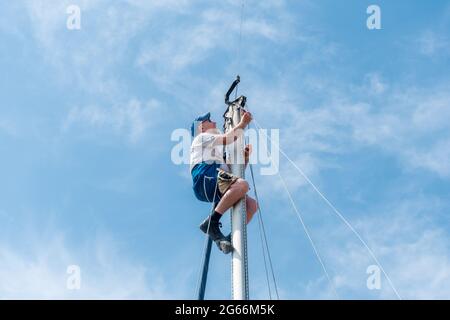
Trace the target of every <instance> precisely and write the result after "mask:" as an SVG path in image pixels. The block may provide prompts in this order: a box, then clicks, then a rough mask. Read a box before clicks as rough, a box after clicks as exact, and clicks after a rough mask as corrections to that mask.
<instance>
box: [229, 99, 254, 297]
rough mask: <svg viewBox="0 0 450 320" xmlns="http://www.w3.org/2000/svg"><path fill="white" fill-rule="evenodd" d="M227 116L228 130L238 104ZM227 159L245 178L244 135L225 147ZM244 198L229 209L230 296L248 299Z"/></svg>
mask: <svg viewBox="0 0 450 320" xmlns="http://www.w3.org/2000/svg"><path fill="white" fill-rule="evenodd" d="M228 116H230V118H231V119H232V121H230V123H229V125H228V126H227V127H226V131H227V132H228V131H229V130H231V129H232V128H234V127H235V126H236V125H237V124H238V123H239V122H240V120H241V108H240V105H239V104H230V106H229V109H228ZM227 161H228V163H230V165H231V172H232V174H233V175H235V176H237V177H240V178H243V179H244V178H245V162H244V135H240V137H239V138H238V139H237V140H236V141H235V142H234V143H232V144H230V145H229V146H228V147H227ZM244 200H245V198H243V199H241V200H240V201H239V202H237V203H236V204H235V205H234V206H233V208H232V209H231V233H232V244H233V252H232V261H231V273H232V274H231V279H232V298H233V300H248V299H249V289H248V264H247V263H248V262H247V210H246V204H245V201H244Z"/></svg>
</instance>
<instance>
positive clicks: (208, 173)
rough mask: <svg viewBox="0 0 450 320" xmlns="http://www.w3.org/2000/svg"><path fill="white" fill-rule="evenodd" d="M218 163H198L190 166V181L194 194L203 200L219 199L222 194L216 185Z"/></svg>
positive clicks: (213, 200)
mask: <svg viewBox="0 0 450 320" xmlns="http://www.w3.org/2000/svg"><path fill="white" fill-rule="evenodd" d="M218 168H220V164H218V163H211V164H208V163H199V164H197V165H195V167H194V168H192V171H191V174H192V182H193V187H192V188H193V189H194V193H195V196H196V197H197V199H198V200H200V201H203V202H214V203H217V202H219V201H220V198H221V197H222V194H221V193H220V191H219V187H218V185H217V174H218V171H217V169H218Z"/></svg>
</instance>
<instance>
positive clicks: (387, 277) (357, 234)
mask: <svg viewBox="0 0 450 320" xmlns="http://www.w3.org/2000/svg"><path fill="white" fill-rule="evenodd" d="M253 121H254V123H255V125H256V126H257V127H258V128H259V129H262V128H261V126H260V125H259V124H258V122H257V121H256V120H253ZM261 133H262V134H263V135H264V136H265V137H266V138H267V139H269V141H270V142H271V143H274V144H275V142H273V141H272V139H271V138H270V137H269V136H268V135H267V134H265V132H264V130H261ZM277 147H278V150H279V151H280V153H281V154H282V155H283V156H284V157H285V158H286V159H287V160H288V161H289V162H290V163H291V164H292V165H293V166H294V168H295V169H297V171H298V172H299V173H300V174H301V175H302V176H303V178H304V179H305V180H306V181H307V182H308V184H309V185H311V187H312V188H313V189H314V190H315V191H316V192H317V194H318V195H319V196H320V197H321V198H322V199H323V200H324V201H325V203H326V204H327V205H328V206H329V207H330V208H331V209H332V210H333V212H334V213H335V214H336V215H337V216H338V217H339V218H340V219H341V220H342V221H343V222H344V224H345V225H346V226H347V227H348V228H349V229H350V230H351V231H352V232H353V233H354V234H355V235H356V237H357V238H358V239H359V241H361V243H362V244H363V245H364V247H365V248H366V249H367V251H368V252H369V254H370V256H371V257H372V259H373V260H374V261H375V262H376V263H377V265H378V266H379V267H380V270H381V271H382V272H383V274H384V276H385V277H386V279H387V280H388V282H389V285H390V286H391V288H392V289H393V291H394V293H395V295H396V296H397V298H398V299H400V300H401V299H402V297H401V296H400V295H399V293H398V292H397V289H396V288H395V286H394V284H393V283H392V281H391V278H390V277H389V276H388V274H387V272H386V271H385V270H384V268H383V266H382V265H381V263H380V262H379V261H378V259H377V257H376V256H375V254H374V253H373V251H372V249H370V247H369V246H368V245H367V243H366V242H365V241H364V239H363V238H362V237H361V235H360V234H359V233H358V231H356V229H355V228H354V227H353V226H352V225H351V224H350V222H349V221H347V219H345V217H344V216H343V215H342V214H341V213H340V212H339V210H338V209H336V207H335V206H334V205H333V204H332V203H331V202H330V201H329V200H328V199H327V198H326V197H325V196H324V195H323V193H322V192H320V190H319V189H318V188H317V187H316V185H315V184H314V183H313V182H312V181H311V180H310V179H309V178H308V176H307V175H306V174H305V173H304V172H303V170H301V169H300V168H299V167H298V166H297V164H296V163H295V162H294V161H292V160H291V158H289V156H288V155H287V154H286V153H285V152H284V151H283V150H282V149H281V147H280V146H279V145H277Z"/></svg>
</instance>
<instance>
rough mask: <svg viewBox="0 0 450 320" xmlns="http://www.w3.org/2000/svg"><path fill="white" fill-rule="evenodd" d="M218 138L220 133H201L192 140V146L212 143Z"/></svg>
mask: <svg viewBox="0 0 450 320" xmlns="http://www.w3.org/2000/svg"><path fill="white" fill-rule="evenodd" d="M218 136H220V133H211V132H202V133H200V134H199V135H198V136H196V137H195V138H194V140H193V142H192V143H193V144H199V143H200V144H203V143H209V142H211V141H214V139H215V138H217V137H218Z"/></svg>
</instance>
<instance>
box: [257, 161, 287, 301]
mask: <svg viewBox="0 0 450 320" xmlns="http://www.w3.org/2000/svg"><path fill="white" fill-rule="evenodd" d="M250 173H251V177H252V184H253V190H254V193H255V198H256V202H257V203H258V222H259V232H260V236H261V246H262V249H263V257H264V268H265V270H266V278H267V286H268V288H269V297H270V300H272V294H271V288H270V281H269V276H268V271H267V263H266V256H265V252H267V257H268V260H269V264H270V270H271V274H272V280H273V284H274V287H275V293H276V295H277V300H279V299H280V296H279V294H278V286H277V281H276V279H275V273H274V270H273V264H272V258H271V255H270V250H269V245H268V241H267V236H266V230H265V227H264V220H263V216H262V211H261V206H260V202H259V197H258V192H257V190H256V183H255V177H254V174H253V165H252V164H251V163H250ZM263 237H264V238H263ZM264 244H265V248H264ZM264 249H265V250H264Z"/></svg>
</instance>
